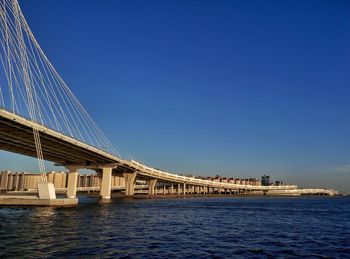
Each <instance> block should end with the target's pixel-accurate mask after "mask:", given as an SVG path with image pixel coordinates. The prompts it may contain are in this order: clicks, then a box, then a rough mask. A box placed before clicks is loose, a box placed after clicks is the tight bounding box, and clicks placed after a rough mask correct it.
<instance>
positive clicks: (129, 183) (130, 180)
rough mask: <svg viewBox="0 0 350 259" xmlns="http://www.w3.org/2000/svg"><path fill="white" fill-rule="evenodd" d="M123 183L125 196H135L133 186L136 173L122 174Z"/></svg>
mask: <svg viewBox="0 0 350 259" xmlns="http://www.w3.org/2000/svg"><path fill="white" fill-rule="evenodd" d="M123 176H124V181H125V195H126V196H132V195H134V194H135V184H136V176H137V173H136V172H133V173H123Z"/></svg>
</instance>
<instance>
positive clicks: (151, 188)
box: [148, 179, 157, 196]
mask: <svg viewBox="0 0 350 259" xmlns="http://www.w3.org/2000/svg"><path fill="white" fill-rule="evenodd" d="M156 184H157V179H150V180H148V195H150V196H153V195H155V194H156V192H155V187H156Z"/></svg>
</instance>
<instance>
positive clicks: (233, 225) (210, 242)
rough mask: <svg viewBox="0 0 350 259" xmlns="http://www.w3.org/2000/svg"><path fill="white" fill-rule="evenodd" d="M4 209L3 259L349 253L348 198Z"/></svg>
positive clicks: (91, 201)
mask: <svg viewBox="0 0 350 259" xmlns="http://www.w3.org/2000/svg"><path fill="white" fill-rule="evenodd" d="M80 202H81V203H80V204H79V206H78V207H76V208H56V209H55V208H9V207H7V208H4V207H3V208H0V257H1V258H3V257H23V256H26V257H36V258H37V257H67V256H70V257H82V258H86V257H139V258H141V257H142V258H146V257H148V258H155V257H158V258H173V257H180V258H183V257H186V258H193V257H196V258H207V257H217V258H219V257H231V258H232V257H244V258H252V257H253V258H270V257H280V258H299V257H308V258H309V257H315V258H350V198H349V197H339V198H325V197H305V198H301V197H299V198H268V197H266V198H265V197H259V198H248V197H244V198H237V197H234V198H186V199H133V200H130V199H113V200H112V201H111V202H110V203H101V202H99V200H98V199H96V198H89V197H87V196H80Z"/></svg>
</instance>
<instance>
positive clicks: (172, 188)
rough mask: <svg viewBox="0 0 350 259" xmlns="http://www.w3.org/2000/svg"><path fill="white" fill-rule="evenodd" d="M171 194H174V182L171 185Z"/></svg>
mask: <svg viewBox="0 0 350 259" xmlns="http://www.w3.org/2000/svg"><path fill="white" fill-rule="evenodd" d="M170 194H171V195H173V194H174V184H171V186H170Z"/></svg>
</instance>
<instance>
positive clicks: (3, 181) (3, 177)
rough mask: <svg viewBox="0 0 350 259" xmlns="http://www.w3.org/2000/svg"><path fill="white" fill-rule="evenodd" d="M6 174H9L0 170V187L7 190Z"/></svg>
mask: <svg viewBox="0 0 350 259" xmlns="http://www.w3.org/2000/svg"><path fill="white" fill-rule="evenodd" d="M8 175H9V172H8V171H5V172H1V179H0V189H4V190H7V181H8Z"/></svg>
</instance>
